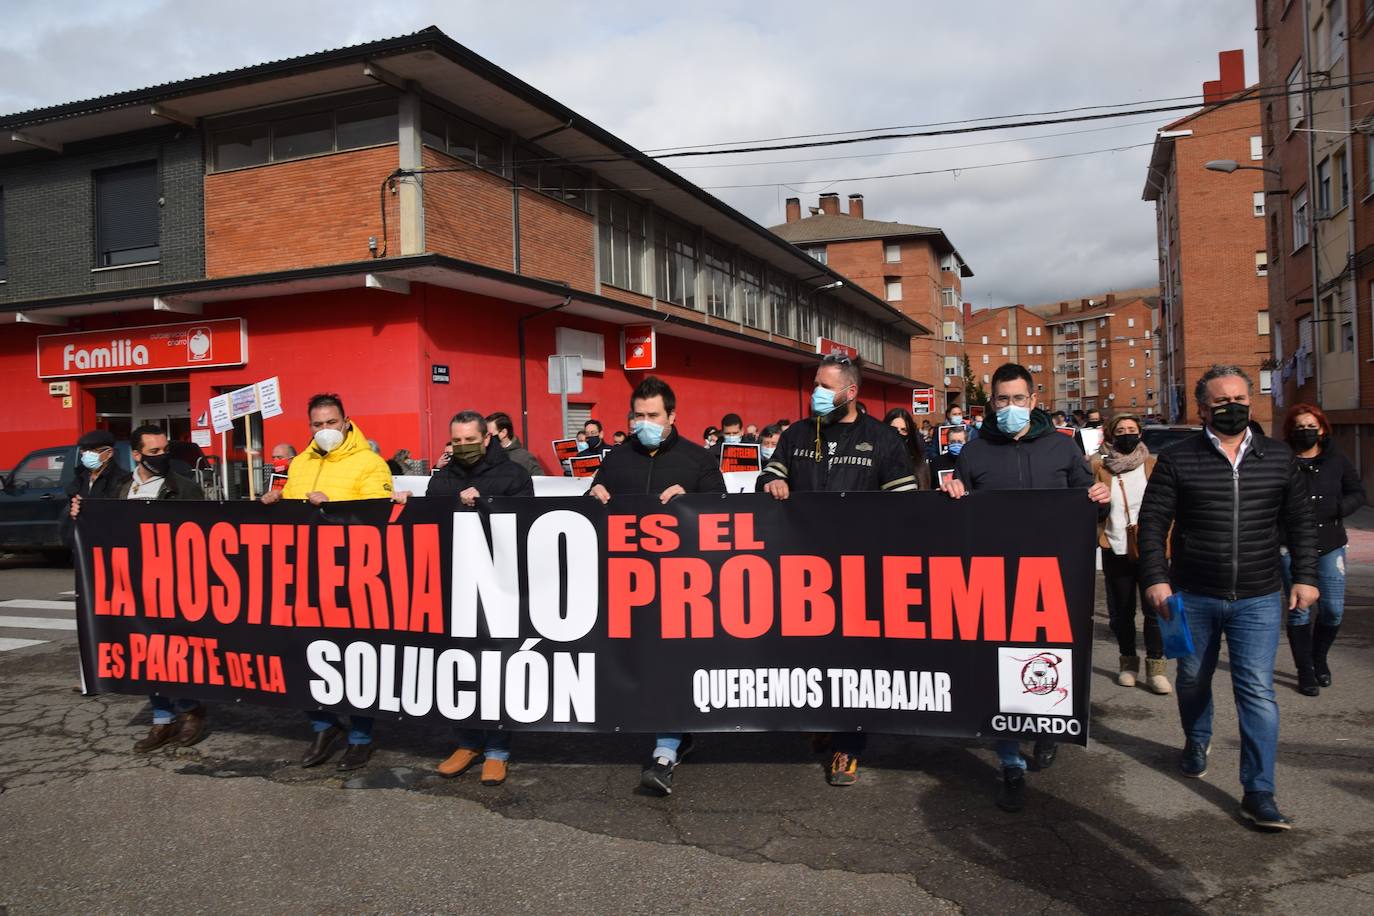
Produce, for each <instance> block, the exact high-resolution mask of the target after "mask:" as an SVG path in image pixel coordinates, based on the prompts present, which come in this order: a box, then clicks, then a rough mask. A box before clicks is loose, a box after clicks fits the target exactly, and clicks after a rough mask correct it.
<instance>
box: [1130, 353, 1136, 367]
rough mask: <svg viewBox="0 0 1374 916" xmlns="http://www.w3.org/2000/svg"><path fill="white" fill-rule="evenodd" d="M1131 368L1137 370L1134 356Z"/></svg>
mask: <svg viewBox="0 0 1374 916" xmlns="http://www.w3.org/2000/svg"><path fill="white" fill-rule="evenodd" d="M1130 367H1131V368H1132V369H1134V368H1135V357H1134V356H1132V357H1131V366H1130Z"/></svg>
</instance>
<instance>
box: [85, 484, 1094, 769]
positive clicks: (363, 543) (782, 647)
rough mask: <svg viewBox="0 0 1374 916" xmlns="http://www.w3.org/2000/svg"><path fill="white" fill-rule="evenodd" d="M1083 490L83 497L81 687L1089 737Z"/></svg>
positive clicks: (525, 720) (535, 725) (476, 716)
mask: <svg viewBox="0 0 1374 916" xmlns="http://www.w3.org/2000/svg"><path fill="white" fill-rule="evenodd" d="M1094 519H1095V514H1094V512H1093V507H1092V504H1091V503H1090V502H1089V501H1088V499H1087V498H1086V497H1085V496H1084V494H1083V492H1082V491H1011V492H996V493H973V494H971V495H970V496H968V497H965V498H964V499H962V500H959V501H954V500H950V499H949V498H947V497H946V496H944V495H943V494H938V493H900V494H882V493H849V494H809V493H808V494H797V495H794V496H793V497H792V498H791V499H789V500H786V501H783V502H779V501H776V500H774V499H773V498H772V497H769V496H765V495H753V494H744V495H738V494H737V495H730V496H728V497H720V496H709V497H708V496H686V497H679V498H678V499H675V500H673V501H672V502H670V503H669V504H668V505H666V506H663V505H660V504H659V502H658V499H657V497H616V498H614V499H612V500H611V502H610V503H609V504H608V505H605V506H602V505H601V504H599V503H598V502H596V501H595V500H592V499H589V498H586V497H582V498H541V499H489V500H482V501H481V502H480V504H479V506H478V507H477V508H475V509H459V510H458V511H454V508H453V504H452V503H451V502H449V501H440V500H438V499H423V498H416V499H412V500H410V502H409V503H408V504H406V505H405V506H399V505H392V504H391V503H388V502H381V501H375V502H374V501H369V502H355V503H326V504H325V505H324V506H322V507H313V506H309V505H306V504H301V503H290V504H284V503H281V504H277V505H274V506H262V505H259V504H256V503H237V502H230V503H177V502H158V501H147V502H144V501H114V500H88V501H87V502H86V503H85V504H84V505H83V507H82V513H81V517H80V519H79V522H78V524H77V543H78V551H77V555H78V581H79V591H80V597H79V608H80V615H79V617H80V619H79V630H80V640H81V653H82V663H83V666H84V674H85V679H86V683H87V685H88V687H89V688H91V689H94V690H102V691H116V692H121V693H154V692H156V693H165V694H169V695H172V696H188V697H197V698H202V699H207V700H243V701H247V702H257V703H271V704H278V705H283V706H291V707H297V708H301V709H313V708H329V709H335V710H337V711H340V712H350V711H357V712H362V713H367V714H371V715H377V716H382V717H387V716H394V717H398V718H400V717H406V718H410V717H429V718H436V719H442V720H446V721H452V722H461V723H463V724H465V725H469V726H473V727H498V726H499V727H503V728H513V729H528V730H574V731H615V730H619V731H628V732H672V731H702V732H706V731H735V730H747V731H855V730H863V731H872V732H891V733H906V734H928V735H951V736H984V737H989V736H998V737H1012V736H1018V735H1053V736H1054V737H1056V738H1058V739H1060V740H1063V741H1068V742H1075V743H1080V744H1081V743H1085V742H1086V740H1087V733H1088V709H1089V697H1088V688H1089V683H1090V673H1091V660H1092V607H1093V588H1094V572H1093V547H1094V539H1095V526H1094Z"/></svg>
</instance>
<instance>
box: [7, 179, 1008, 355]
mask: <svg viewBox="0 0 1374 916" xmlns="http://www.w3.org/2000/svg"><path fill="white" fill-rule="evenodd" d="M6 251H7V249H6V248H5V189H4V188H0V283H2V282H4V281H5V280H8V279H9V278H10V262H9V256H8V255H6V254H5V252H6ZM987 342H988V339H987V338H986V337H984V338H983V343H987Z"/></svg>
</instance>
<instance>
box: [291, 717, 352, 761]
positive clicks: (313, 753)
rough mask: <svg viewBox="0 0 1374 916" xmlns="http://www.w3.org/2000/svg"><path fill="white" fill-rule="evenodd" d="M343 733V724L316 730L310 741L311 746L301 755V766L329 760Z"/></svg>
mask: <svg viewBox="0 0 1374 916" xmlns="http://www.w3.org/2000/svg"><path fill="white" fill-rule="evenodd" d="M343 734H344V730H343V726H342V725H331V726H329V727H328V728H326V729H325V730H324V731H322V732H315V737H314V739H313V740H312V741H311V742H310V746H309V747H308V748H306V749H305V754H304V755H302V756H301V766H303V767H313V766H319V765H320V764H322V763H324V762H325V761H326V760H328V759H329V758H330V756H331V755H333V753H334V747H335V745H337V744H338V742H339V739H340V738H342V737H343Z"/></svg>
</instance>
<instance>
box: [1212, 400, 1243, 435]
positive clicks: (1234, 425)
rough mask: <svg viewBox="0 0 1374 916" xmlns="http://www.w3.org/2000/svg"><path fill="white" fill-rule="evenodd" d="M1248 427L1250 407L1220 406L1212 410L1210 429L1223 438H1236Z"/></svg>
mask: <svg viewBox="0 0 1374 916" xmlns="http://www.w3.org/2000/svg"><path fill="white" fill-rule="evenodd" d="M1249 425H1250V405H1249V404H1237V403H1236V402H1235V401H1232V402H1231V403H1230V404H1222V405H1220V406H1217V407H1213V408H1212V422H1211V427H1212V429H1215V430H1216V431H1217V432H1219V433H1221V434H1222V435H1224V436H1238V435H1240V434H1241V433H1243V432H1245V427H1247V426H1249Z"/></svg>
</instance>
